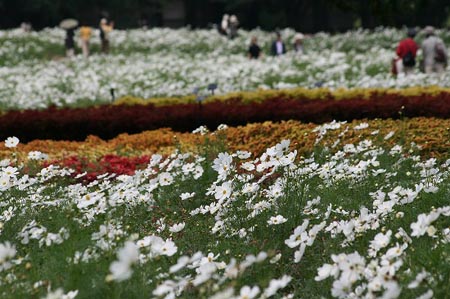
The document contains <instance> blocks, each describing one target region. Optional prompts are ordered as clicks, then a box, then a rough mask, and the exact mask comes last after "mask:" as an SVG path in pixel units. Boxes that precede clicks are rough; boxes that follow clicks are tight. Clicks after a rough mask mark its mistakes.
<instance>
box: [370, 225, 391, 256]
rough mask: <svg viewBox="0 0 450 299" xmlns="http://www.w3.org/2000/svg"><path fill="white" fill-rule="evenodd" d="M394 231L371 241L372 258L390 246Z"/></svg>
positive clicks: (379, 234) (380, 234) (379, 235)
mask: <svg viewBox="0 0 450 299" xmlns="http://www.w3.org/2000/svg"><path fill="white" fill-rule="evenodd" d="M391 235H392V231H391V230H389V231H387V232H386V234H383V233H378V234H377V235H376V236H375V238H374V239H373V240H372V241H370V248H371V249H372V251H371V256H375V254H376V253H377V252H378V251H379V250H380V249H381V248H384V247H386V246H388V244H389V242H390V240H391Z"/></svg>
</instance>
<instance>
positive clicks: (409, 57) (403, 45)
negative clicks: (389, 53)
mask: <svg viewBox="0 0 450 299" xmlns="http://www.w3.org/2000/svg"><path fill="white" fill-rule="evenodd" d="M415 36H416V30H415V29H414V28H410V29H408V32H407V37H406V38H405V39H403V40H401V41H400V43H399V44H398V46H397V50H396V51H395V53H396V54H397V57H396V58H394V64H395V71H394V74H401V73H404V74H410V73H412V72H413V71H414V66H415V65H416V55H417V50H418V49H419V47H418V46H417V44H416V42H415V41H414V37H415Z"/></svg>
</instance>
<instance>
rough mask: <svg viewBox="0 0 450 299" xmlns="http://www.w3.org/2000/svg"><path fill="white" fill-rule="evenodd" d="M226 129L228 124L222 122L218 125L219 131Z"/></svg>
mask: <svg viewBox="0 0 450 299" xmlns="http://www.w3.org/2000/svg"><path fill="white" fill-rule="evenodd" d="M226 129H228V126H227V125H225V124H220V125H219V126H218V127H217V131H222V130H226Z"/></svg>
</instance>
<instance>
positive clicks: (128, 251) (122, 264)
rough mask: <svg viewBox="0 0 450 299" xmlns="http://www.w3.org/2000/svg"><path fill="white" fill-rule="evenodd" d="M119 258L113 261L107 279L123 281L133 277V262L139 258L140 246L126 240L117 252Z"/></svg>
mask: <svg viewBox="0 0 450 299" xmlns="http://www.w3.org/2000/svg"><path fill="white" fill-rule="evenodd" d="M117 257H118V260H117V261H114V262H112V263H111V265H110V266H109V271H110V272H111V274H110V275H108V277H107V280H116V281H123V280H127V279H128V278H130V277H131V274H132V273H133V271H132V270H131V266H132V264H134V263H136V262H137V261H138V260H139V247H138V246H137V245H136V244H135V243H134V242H131V241H127V242H125V246H124V247H122V248H120V249H119V251H118V252H117Z"/></svg>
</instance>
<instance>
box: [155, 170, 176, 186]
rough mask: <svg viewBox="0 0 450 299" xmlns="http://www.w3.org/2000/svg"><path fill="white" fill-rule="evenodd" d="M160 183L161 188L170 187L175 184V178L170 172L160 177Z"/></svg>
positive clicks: (161, 174)
mask: <svg viewBox="0 0 450 299" xmlns="http://www.w3.org/2000/svg"><path fill="white" fill-rule="evenodd" d="M158 182H159V184H160V185H161V186H169V185H170V184H172V183H173V176H172V175H171V174H170V173H168V172H162V173H160V174H159V176H158Z"/></svg>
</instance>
